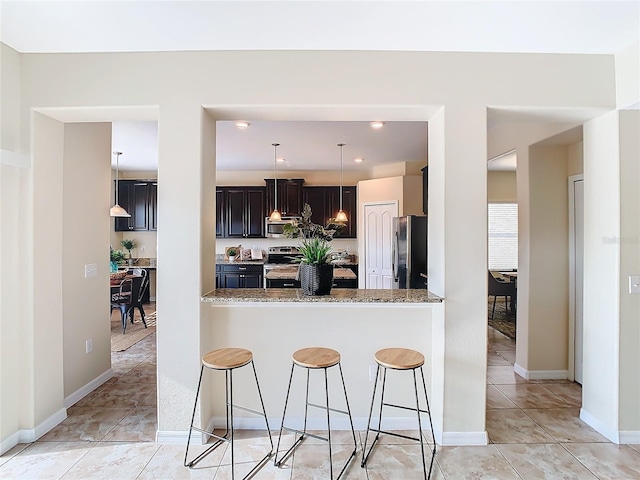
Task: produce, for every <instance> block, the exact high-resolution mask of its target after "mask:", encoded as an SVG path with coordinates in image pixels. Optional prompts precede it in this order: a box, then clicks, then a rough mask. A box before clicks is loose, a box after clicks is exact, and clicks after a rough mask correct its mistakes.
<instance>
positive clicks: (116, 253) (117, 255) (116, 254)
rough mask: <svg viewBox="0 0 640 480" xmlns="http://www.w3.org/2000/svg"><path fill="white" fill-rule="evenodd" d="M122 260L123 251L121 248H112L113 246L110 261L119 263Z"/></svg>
mask: <svg viewBox="0 0 640 480" xmlns="http://www.w3.org/2000/svg"><path fill="white" fill-rule="evenodd" d="M123 260H124V253H123V252H122V250H114V249H113V248H112V249H111V261H112V262H116V263H120V262H122V261H123Z"/></svg>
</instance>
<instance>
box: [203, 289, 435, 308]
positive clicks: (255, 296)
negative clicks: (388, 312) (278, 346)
mask: <svg viewBox="0 0 640 480" xmlns="http://www.w3.org/2000/svg"><path fill="white" fill-rule="evenodd" d="M443 300H444V299H443V298H442V297H439V296H437V295H435V294H433V293H431V292H429V291H427V290H423V289H410V290H370V289H349V288H334V289H332V290H331V293H330V294H329V295H322V296H311V295H304V294H303V293H302V290H301V289H299V288H268V289H266V288H223V289H217V290H213V291H211V292H209V293H207V294H205V295H203V296H202V298H201V301H202V302H208V303H229V304H240V303H345V304H346V303H351V304H353V303H361V304H376V303H385V304H389V303H397V304H430V303H442V302H443Z"/></svg>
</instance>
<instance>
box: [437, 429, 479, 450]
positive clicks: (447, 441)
mask: <svg viewBox="0 0 640 480" xmlns="http://www.w3.org/2000/svg"><path fill="white" fill-rule="evenodd" d="M441 443H442V445H446V446H456V447H461V446H469V445H488V444H489V436H488V435H487V432H486V431H484V432H442V440H441Z"/></svg>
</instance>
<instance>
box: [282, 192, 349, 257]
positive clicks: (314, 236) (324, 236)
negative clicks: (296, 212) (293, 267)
mask: <svg viewBox="0 0 640 480" xmlns="http://www.w3.org/2000/svg"><path fill="white" fill-rule="evenodd" d="M342 227H344V225H341V224H335V223H329V224H327V225H326V226H324V227H323V226H322V225H318V224H317V223H313V222H312V221H311V207H310V206H309V204H308V203H305V204H304V208H303V209H302V218H301V219H300V220H299V221H296V222H293V223H290V224H286V225H284V227H283V232H284V234H285V235H286V236H287V237H288V238H300V239H302V242H301V244H300V246H299V248H298V249H299V250H300V253H302V259H301V260H300V261H301V262H302V263H306V264H308V265H322V264H325V263H329V255H330V254H331V247H330V246H329V243H328V242H330V241H331V240H333V236H334V235H335V233H336V232H337V231H338V230H339V229H340V228H342Z"/></svg>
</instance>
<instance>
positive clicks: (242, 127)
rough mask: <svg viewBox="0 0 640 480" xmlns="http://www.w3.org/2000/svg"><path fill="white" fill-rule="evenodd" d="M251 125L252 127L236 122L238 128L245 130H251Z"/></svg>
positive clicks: (246, 123) (245, 123)
mask: <svg viewBox="0 0 640 480" xmlns="http://www.w3.org/2000/svg"><path fill="white" fill-rule="evenodd" d="M249 125H251V124H250V123H249V122H236V127H238V128H240V129H242V130H244V129H245V128H249Z"/></svg>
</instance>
